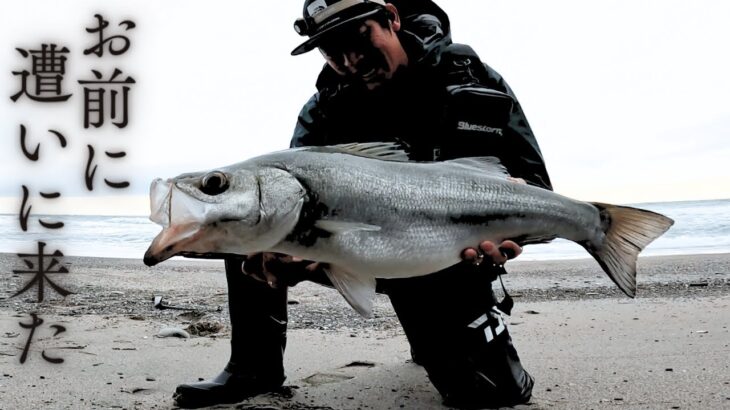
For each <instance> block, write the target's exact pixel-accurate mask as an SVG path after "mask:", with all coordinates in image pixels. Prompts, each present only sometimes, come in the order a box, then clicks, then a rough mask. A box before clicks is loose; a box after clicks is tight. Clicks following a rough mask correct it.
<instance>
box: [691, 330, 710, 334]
mask: <svg viewBox="0 0 730 410" xmlns="http://www.w3.org/2000/svg"><path fill="white" fill-rule="evenodd" d="M692 333H700V334H703V333H710V331H709V330H693V331H692Z"/></svg>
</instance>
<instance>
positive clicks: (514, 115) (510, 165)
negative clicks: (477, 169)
mask: <svg viewBox="0 0 730 410" xmlns="http://www.w3.org/2000/svg"><path fill="white" fill-rule="evenodd" d="M484 67H485V69H486V70H487V75H488V81H489V83H490V84H487V85H488V86H489V87H490V88H494V89H495V90H497V91H501V92H504V93H506V94H508V95H509V96H510V97H512V99H513V101H514V103H513V105H512V110H511V112H510V115H509V121H508V124H507V127H506V129H505V134H506V135H505V137H506V141H507V142H508V144H509V152H510V153H511V154H513V155H509V156H508V157H507V158H503V159H502V160H503V161H504V162H505V166H506V167H507V169H511V170H518V171H517V172H513V174H515V175H513V176H515V177H520V178H523V179H525V180H526V181H527V182H529V183H531V184H533V185H537V186H540V187H543V188H547V189H550V190H552V184H551V183H550V177H549V175H548V173H547V169H546V168H545V161H544V160H543V157H542V153H541V152H540V146H539V145H538V143H537V139H535V135H534V134H533V132H532V128H530V124H529V123H528V122H527V118H526V117H525V113H524V112H523V111H522V107H521V106H520V102H519V101H518V100H517V97H516V96H515V94H514V92H513V91H512V89H511V88H510V87H509V85H508V84H507V82H506V81H504V79H503V78H502V76H501V75H499V73H497V72H496V71H495V70H494V69H492V68H491V67H489V66H488V65H487V64H484Z"/></svg>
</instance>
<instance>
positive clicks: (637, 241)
mask: <svg viewBox="0 0 730 410" xmlns="http://www.w3.org/2000/svg"><path fill="white" fill-rule="evenodd" d="M592 204H593V205H594V206H595V207H596V208H598V210H599V213H600V216H601V227H602V229H603V232H604V233H605V239H604V241H603V243H602V244H592V243H586V244H583V246H584V247H585V248H586V250H587V251H588V252H589V253H590V254H591V255H592V256H593V257H594V258H595V259H596V261H598V263H599V264H600V265H601V267H602V268H603V270H604V271H606V273H607V274H608V276H609V277H610V278H611V280H613V281H614V283H616V285H618V287H619V288H620V289H621V290H622V291H623V292H624V293H625V294H626V295H628V296H630V297H632V298H633V297H634V296H636V259H637V258H638V256H639V253H640V252H641V251H642V250H643V249H644V248H645V247H646V246H647V245H649V244H650V243H651V242H652V241H654V240H655V239H656V238H658V237H659V236H661V235H662V234H663V233H664V232H666V231H667V230H668V229H669V228H670V227H671V226H672V225H673V224H674V221H673V220H672V219H671V218H667V217H666V216H664V215H662V214H658V213H656V212H651V211H647V210H644V209H638V208H631V207H627V206H618V205H611V204H604V203H599V202H592Z"/></svg>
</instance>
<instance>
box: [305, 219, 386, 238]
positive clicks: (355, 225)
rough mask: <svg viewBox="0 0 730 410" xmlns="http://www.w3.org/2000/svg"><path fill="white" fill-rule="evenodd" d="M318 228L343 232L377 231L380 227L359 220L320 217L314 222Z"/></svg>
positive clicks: (332, 231)
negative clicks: (349, 220)
mask: <svg viewBox="0 0 730 410" xmlns="http://www.w3.org/2000/svg"><path fill="white" fill-rule="evenodd" d="M314 226H316V227H317V228H319V229H322V230H325V231H327V232H331V233H335V234H337V233H344V232H352V231H379V230H380V227H379V226H377V225H368V224H364V223H360V222H345V221H330V220H326V219H320V220H318V221H317V222H315V223H314Z"/></svg>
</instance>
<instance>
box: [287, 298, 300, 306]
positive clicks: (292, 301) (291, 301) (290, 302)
mask: <svg viewBox="0 0 730 410" xmlns="http://www.w3.org/2000/svg"><path fill="white" fill-rule="evenodd" d="M286 303H287V304H288V305H298V304H299V301H298V300H296V299H289V300H288V301H286Z"/></svg>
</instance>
